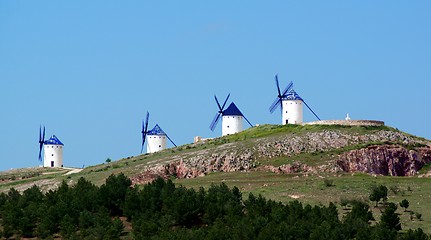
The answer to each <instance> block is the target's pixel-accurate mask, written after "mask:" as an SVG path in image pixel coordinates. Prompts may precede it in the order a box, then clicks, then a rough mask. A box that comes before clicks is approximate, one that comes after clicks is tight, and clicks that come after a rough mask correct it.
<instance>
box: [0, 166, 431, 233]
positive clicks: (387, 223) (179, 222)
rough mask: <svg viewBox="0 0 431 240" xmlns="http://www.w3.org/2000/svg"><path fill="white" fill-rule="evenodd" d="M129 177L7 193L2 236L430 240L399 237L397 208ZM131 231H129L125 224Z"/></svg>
mask: <svg viewBox="0 0 431 240" xmlns="http://www.w3.org/2000/svg"><path fill="white" fill-rule="evenodd" d="M130 185H131V181H130V179H128V178H127V177H125V176H124V175H123V174H119V175H117V176H115V175H111V176H110V177H108V178H107V180H106V183H105V184H103V185H102V186H100V187H98V186H96V185H94V184H92V183H91V182H89V181H87V180H85V179H84V178H80V179H79V181H78V182H77V184H76V185H74V186H68V185H67V184H65V183H63V184H62V185H61V186H60V187H59V188H58V189H57V190H54V191H49V192H47V193H43V192H41V191H40V189H39V188H38V187H36V186H33V187H31V188H29V189H27V190H25V191H24V192H23V193H22V194H20V193H19V192H17V191H16V190H14V189H11V190H10V191H9V192H8V193H7V194H5V193H2V194H0V218H1V232H0V234H1V237H6V238H10V237H14V238H19V237H38V238H53V237H62V238H64V239H120V238H124V239H128V238H133V239H383V238H384V239H430V236H428V235H426V234H425V233H424V232H423V231H422V230H421V229H416V230H408V231H406V232H400V231H399V230H401V225H400V219H399V216H398V215H397V214H396V210H397V206H396V204H394V203H386V204H385V205H384V206H382V215H381V217H380V221H378V222H376V223H375V224H371V220H373V219H374V216H373V214H372V212H371V211H370V207H369V206H368V205H367V204H366V203H364V202H362V201H350V202H349V205H350V208H349V210H346V211H345V212H344V213H343V214H342V215H341V216H340V214H339V213H338V211H337V208H336V206H335V205H334V204H333V203H330V204H328V205H327V206H314V207H312V206H311V205H303V204H302V203H300V202H298V201H292V202H289V203H281V202H276V201H273V200H267V199H266V198H264V197H262V196H261V195H259V196H255V195H254V194H249V196H248V198H246V199H245V198H243V196H242V193H241V191H240V190H239V189H238V188H237V187H233V188H229V187H228V186H227V185H226V184H220V185H211V186H210V187H209V188H208V189H207V190H205V189H204V188H202V187H201V188H199V190H197V191H196V190H194V189H192V188H191V189H187V188H184V187H182V186H179V187H177V186H175V185H174V184H173V183H172V181H170V180H167V181H165V180H163V179H161V178H158V179H156V180H155V181H154V182H152V183H150V184H147V185H145V186H143V187H142V188H139V187H134V188H130ZM126 225H127V226H129V227H128V228H127V229H126V228H125V226H126Z"/></svg>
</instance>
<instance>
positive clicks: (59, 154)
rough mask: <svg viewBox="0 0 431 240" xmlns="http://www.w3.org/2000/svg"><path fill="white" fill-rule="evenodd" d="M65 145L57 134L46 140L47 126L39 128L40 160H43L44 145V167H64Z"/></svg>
mask: <svg viewBox="0 0 431 240" xmlns="http://www.w3.org/2000/svg"><path fill="white" fill-rule="evenodd" d="M63 146H64V144H63V143H62V142H61V141H60V140H59V139H58V138H57V137H56V136H55V135H52V136H51V138H49V139H48V140H45V127H43V132H42V127H40V128H39V161H42V147H43V166H44V167H63Z"/></svg>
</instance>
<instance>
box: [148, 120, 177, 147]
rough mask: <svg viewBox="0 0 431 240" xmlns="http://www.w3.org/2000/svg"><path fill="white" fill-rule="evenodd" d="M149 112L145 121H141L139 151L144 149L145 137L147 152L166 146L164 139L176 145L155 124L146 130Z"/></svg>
mask: <svg viewBox="0 0 431 240" xmlns="http://www.w3.org/2000/svg"><path fill="white" fill-rule="evenodd" d="M149 118H150V113H149V112H147V117H146V120H145V121H142V131H141V133H142V147H141V153H142V151H143V150H144V144H145V140H146V139H147V153H154V152H158V151H161V150H164V149H166V148H167V144H166V139H169V141H170V142H171V143H172V144H173V145H174V146H175V147H176V146H177V145H175V143H174V142H173V141H172V140H171V139H170V138H169V136H168V135H167V134H166V133H165V132H164V131H163V130H162V128H161V127H160V126H159V125H158V124H156V126H154V128H153V129H151V130H150V131H148V120H149Z"/></svg>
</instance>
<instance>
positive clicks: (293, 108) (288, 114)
mask: <svg viewBox="0 0 431 240" xmlns="http://www.w3.org/2000/svg"><path fill="white" fill-rule="evenodd" d="M275 83H276V85H277V91H278V96H277V98H276V99H275V101H274V102H273V103H272V104H271V106H270V107H269V111H270V112H271V113H273V112H274V111H275V109H276V108H277V107H278V106H279V105H281V119H282V120H281V121H282V124H283V125H285V124H301V123H302V122H303V114H302V113H303V104H304V105H305V106H306V107H307V108H308V109H310V111H311V112H312V113H313V114H314V116H316V118H317V119H319V120H320V118H319V117H318V116H317V115H316V113H315V112H314V111H313V110H312V109H311V108H310V106H308V104H307V103H306V102H305V101H304V99H303V98H301V97H300V96H299V95H298V94H297V93H296V92H295V91H294V90H293V82H290V83H289V84H288V85H287V87H286V88H285V89H284V90H283V92H281V91H280V85H279V83H278V76H277V75H275Z"/></svg>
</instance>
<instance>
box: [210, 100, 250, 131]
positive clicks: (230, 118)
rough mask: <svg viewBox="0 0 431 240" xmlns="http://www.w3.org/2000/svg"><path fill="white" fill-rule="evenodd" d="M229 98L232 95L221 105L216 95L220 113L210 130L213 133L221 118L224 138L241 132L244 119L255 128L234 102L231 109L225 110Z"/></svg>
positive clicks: (230, 106)
mask: <svg viewBox="0 0 431 240" xmlns="http://www.w3.org/2000/svg"><path fill="white" fill-rule="evenodd" d="M229 96H230V94H228V95H227V97H226V99H225V101H224V103H223V105H220V103H219V101H218V99H217V96H215V95H214V99H215V101H216V103H217V106H218V109H219V111H218V112H217V113H216V115H215V117H214V119H213V121H212V122H211V125H210V129H211V131H214V129H215V127H216V125H217V123H218V121H219V120H220V117H221V118H222V136H225V135H229V134H235V133H237V132H241V131H242V128H243V125H242V122H243V119H245V120H246V121H247V123H248V124H250V126H251V127H253V125H252V124H251V123H250V121H248V119H247V118H246V117H245V116H244V114H242V113H241V111H240V110H239V109H238V107H237V106H236V105H235V103H233V102H232V103H231V104H230V105H229V107H227V108H226V109H224V107H225V106H226V103H227V100H228V99H229Z"/></svg>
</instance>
